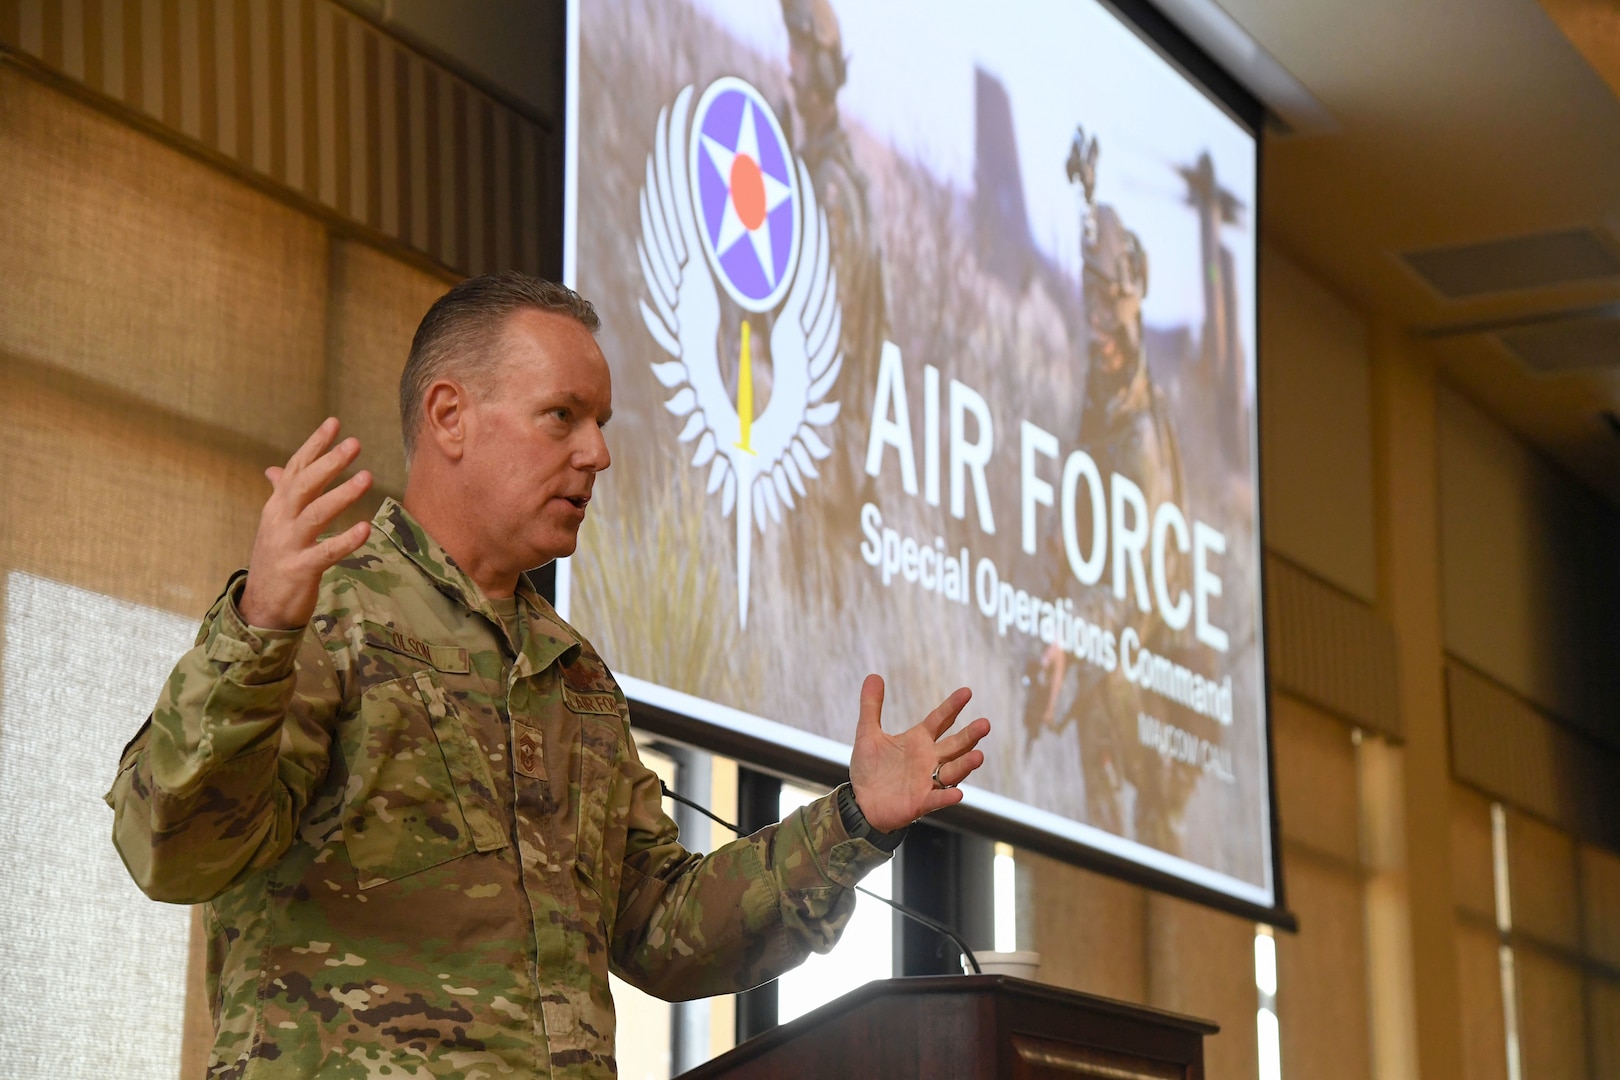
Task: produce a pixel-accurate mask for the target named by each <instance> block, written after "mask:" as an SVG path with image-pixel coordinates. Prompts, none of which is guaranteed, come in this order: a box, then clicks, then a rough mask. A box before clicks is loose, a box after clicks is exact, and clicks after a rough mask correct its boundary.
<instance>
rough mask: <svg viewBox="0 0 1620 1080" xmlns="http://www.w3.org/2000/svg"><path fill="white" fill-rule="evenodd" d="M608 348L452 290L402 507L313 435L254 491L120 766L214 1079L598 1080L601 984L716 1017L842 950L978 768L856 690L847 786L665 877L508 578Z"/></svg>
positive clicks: (121, 826)
mask: <svg viewBox="0 0 1620 1080" xmlns="http://www.w3.org/2000/svg"><path fill="white" fill-rule="evenodd" d="M595 328H596V316H595V313H594V311H593V310H592V309H591V307H590V305H589V304H588V303H586V302H585V301H583V300H581V299H580V298H579V297H577V296H576V295H574V294H573V293H572V292H570V291H568V290H566V289H562V288H561V287H558V286H553V285H549V284H547V283H544V282H539V281H535V280H534V279H530V278H525V277H522V276H521V275H515V274H513V275H497V276H493V277H488V278H480V279H473V280H471V281H468V282H463V283H462V284H461V285H459V286H457V287H456V288H455V289H454V290H452V291H451V292H450V293H449V294H448V295H447V296H446V297H444V298H442V299H441V300H440V301H439V302H438V303H436V304H435V305H434V307H433V309H432V310H431V311H430V312H429V313H428V316H427V317H426V318H425V319H424V320H423V323H422V326H421V328H420V329H419V330H418V332H417V336H416V341H415V343H414V345H413V347H412V352H411V357H410V360H409V361H408V362H407V365H406V369H405V373H404V376H403V378H402V380H401V413H402V420H403V429H404V431H405V433H406V452H407V456H408V458H409V460H410V464H411V471H410V478H409V482H408V484H407V488H406V492H405V498H404V504H403V505H401V504H399V503H396V502H394V501H392V500H386V501H385V502H384V503H383V506H382V508H381V509H380V510H379V511H378V513H377V515H376V516H375V517H374V518H373V519H372V521H371V522H369V523H366V522H361V523H359V524H357V525H355V526H354V527H352V528H349V529H347V530H345V531H343V532H340V533H338V534H336V535H334V536H330V537H328V538H326V539H320V534H321V532H322V531H323V530H324V529H326V527H327V526H328V525H329V524H330V523H331V521H332V520H333V519H334V518H335V517H336V516H337V515H339V514H340V513H342V512H343V510H344V509H346V508H347V507H348V506H350V505H352V504H353V503H354V502H355V500H356V499H358V498H359V497H360V495H361V494H362V493H363V492H364V491H365V489H366V487H367V485H368V484H369V482H370V477H369V475H368V474H367V473H365V472H364V471H362V472H359V473H357V474H356V475H355V476H353V477H352V478H350V479H349V480H347V481H344V482H342V483H340V484H337V485H336V486H335V487H332V488H331V489H330V490H327V489H328V487H329V485H331V484H332V483H333V482H334V481H335V480H336V479H337V477H338V476H339V475H340V474H341V473H342V472H343V471H344V470H345V469H346V468H348V466H349V465H351V464H352V463H353V462H354V460H355V458H356V456H357V455H358V453H359V446H358V443H357V442H356V441H355V440H354V439H347V440H344V441H343V442H341V443H339V444H338V445H336V446H335V447H334V446H332V443H333V440H334V439H335V437H336V435H337V430H338V428H337V421H336V420H328V421H326V422H325V423H324V424H322V425H321V427H320V428H319V429H318V430H317V431H316V432H315V433H314V434H313V435H312V436H311V437H310V439H309V441H308V442H306V443H305V445H304V446H303V447H302V448H301V449H299V451H298V452H297V453H295V454H294V455H293V457H292V458H291V459H290V460H289V461H288V462H287V464H286V466H285V467H284V468H272V469H270V470H268V473H267V474H268V475H269V476H270V479H271V483H272V485H273V488H274V491H273V493H272V494H271V496H270V498H269V501H268V502H267V503H266V505H265V509H264V513H263V515H262V517H261V520H260V526H259V532H258V535H257V537H256V539H255V541H254V549H253V555H252V559H251V562H250V564H249V568H248V570H247V571H246V572H245V573H242V574H238V575H237V576H235V577H234V578H232V580H231V582H230V584H229V585H228V586H227V588H226V590H225V593H224V595H223V596H221V598H220V599H219V601H218V602H217V603H216V604H215V605H214V608H213V610H212V611H211V612H210V613H209V615H208V618H207V620H206V621H205V622H204V624H203V627H202V630H201V632H200V633H199V635H198V638H197V644H196V647H195V648H194V649H193V650H192V651H191V652H189V653H188V654H186V656H185V657H184V658H183V659H182V660H181V661H180V663H179V664H178V665H177V666H176V668H175V670H174V673H173V674H172V675H171V676H170V678H169V681H168V684H167V686H166V687H165V688H164V691H163V694H162V696H161V698H160V699H159V701H158V704H157V707H156V709H155V710H154V711H153V713H152V716H151V718H150V720H149V721H148V722H147V725H146V727H144V728H143V729H142V730H141V732H140V733H139V734H138V735H137V736H136V738H135V739H134V741H133V742H131V744H130V745H129V747H128V748H127V749H126V750H125V752H124V755H123V759H122V761H121V763H120V766H119V772H118V777H117V780H116V782H115V783H114V785H113V788H112V791H111V792H110V793H109V795H108V802H109V803H110V804H111V805H112V806H113V807H114V809H115V810H116V812H117V816H116V824H115V831H114V838H115V842H116V843H117V846H118V849H119V852H120V853H121V854H122V856H123V858H124V861H125V863H126V865H127V866H128V867H129V870H130V873H131V874H132V876H133V877H134V879H135V881H136V882H137V883H138V884H139V885H140V887H141V888H142V889H143V890H144V891H145V892H146V893H147V894H148V895H149V896H152V897H153V898H155V899H159V900H167V901H171V902H176V903H196V904H204V905H206V906H205V908H204V920H205V925H206V927H207V933H208V989H209V996H210V1005H211V1007H212V1010H213V1017H214V1024H215V1032H216V1035H215V1044H214V1050H213V1055H212V1058H211V1064H210V1070H209V1075H210V1076H213V1077H244V1078H280V1077H304V1076H322V1077H327V1076H330V1077H371V1076H393V1077H398V1076H411V1077H428V1076H434V1077H438V1076H457V1077H469V1078H475V1077H503V1076H505V1077H531V1076H548V1077H608V1076H612V1075H614V1073H615V1065H614V1060H613V1046H614V1014H613V1003H612V1000H611V997H610V995H609V991H608V972H609V970H612V971H614V972H616V973H618V974H619V975H620V976H622V977H623V978H624V979H626V980H627V981H629V982H630V983H632V984H634V985H637V986H640V987H642V988H643V989H645V990H648V991H650V992H652V993H654V994H658V995H660V996H663V997H666V998H684V997H695V996H700V995H705V994H721V993H730V992H734V991H737V990H741V989H744V988H746V987H749V986H753V985H755V984H757V983H760V982H762V981H765V980H767V979H770V978H773V977H775V976H776V975H778V974H779V973H781V972H782V971H784V970H786V969H788V968H790V967H792V966H793V965H795V964H797V963H798V962H799V961H801V960H802V959H803V958H804V957H805V956H806V955H807V954H808V953H809V952H810V951H812V950H815V951H826V950H827V949H829V948H831V947H832V945H833V943H834V942H835V941H836V940H837V938H838V935H839V933H840V931H841V930H842V928H843V926H844V924H845V923H846V922H847V920H848V918H849V916H850V914H851V912H852V910H853V905H854V900H855V897H854V894H853V893H852V891H851V889H852V886H853V885H854V884H855V882H856V881H857V880H858V879H859V878H860V877H861V876H862V875H863V874H864V873H866V871H868V870H870V869H871V868H872V867H873V866H875V865H877V864H879V863H881V862H882V861H883V860H884V859H885V858H887V857H888V854H889V853H890V852H891V851H892V850H893V848H894V846H895V844H897V843H898V833H899V832H901V831H902V830H903V829H904V828H905V826H906V825H907V824H908V823H909V822H910V821H912V820H914V819H915V818H916V817H919V816H921V815H922V814H925V813H928V812H929V811H931V810H933V809H937V808H939V807H941V806H945V805H949V804H950V803H952V802H954V801H956V800H957V799H959V798H960V793H959V792H957V791H956V790H954V787H953V786H951V785H954V784H956V783H958V782H960V781H961V780H962V779H963V778H965V777H966V776H967V775H968V774H969V773H970V772H972V771H973V769H974V768H976V767H978V765H979V764H980V763H982V761H983V754H982V752H980V751H978V750H975V749H973V746H974V744H975V743H977V742H978V740H979V739H980V738H982V737H983V735H984V734H985V733H986V732H987V731H988V722H987V721H984V720H982V719H981V720H978V721H975V722H974V723H973V724H971V725H969V726H968V727H967V728H966V729H964V730H963V731H962V732H960V733H958V734H957V735H954V736H951V737H949V738H941V736H943V735H944V732H945V731H946V730H947V729H948V728H949V727H950V726H951V724H952V723H953V722H954V720H955V718H956V715H957V714H958V713H959V712H960V710H961V708H962V706H963V705H964V704H965V703H966V700H967V692H966V691H965V690H961V691H957V692H956V693H955V694H953V695H951V697H949V698H947V699H946V701H945V702H944V703H943V704H942V705H941V707H940V708H939V709H937V710H935V712H934V713H932V714H930V716H929V717H928V719H926V720H925V721H924V722H923V723H922V724H919V725H918V726H917V727H915V728H913V729H911V730H910V731H908V732H907V733H905V734H904V735H901V736H898V737H891V736H888V735H886V734H885V733H884V732H883V731H882V727H881V724H880V720H879V713H880V711H881V707H882V682H881V680H879V679H877V678H876V677H875V676H873V677H870V678H869V679H868V680H867V683H866V685H865V686H864V687H863V688H862V695H861V713H860V719H859V721H858V723H857V731H856V737H855V742H856V749H855V752H854V754H853V755H852V758H851V780H852V783H851V784H847V785H844V786H843V787H841V788H840V789H838V790H837V791H836V792H834V793H833V794H831V795H828V796H827V797H825V798H823V799H821V800H819V801H817V802H815V803H812V804H810V805H809V806H807V807H805V808H804V809H802V810H800V811H797V812H795V813H794V814H793V815H792V816H791V817H790V818H789V819H788V820H786V821H784V822H782V823H781V824H779V825H776V826H772V827H770V828H768V829H765V830H763V831H761V832H760V833H758V834H756V835H754V836H752V837H748V838H745V839H742V840H738V841H736V842H734V843H732V844H729V845H727V846H725V847H723V848H721V849H719V850H718V851H716V852H714V853H713V854H711V855H709V856H698V855H694V854H690V853H688V852H686V851H685V850H683V849H682V848H681V846H680V845H679V843H678V842H677V839H676V831H675V826H674V823H673V822H671V821H670V819H669V818H668V817H667V816H665V815H664V813H663V811H662V809H661V796H660V790H659V783H658V779H657V777H656V776H655V775H654V774H653V773H652V772H651V771H649V770H648V769H647V768H646V767H645V766H643V765H642V764H641V762H640V761H639V759H638V758H637V755H636V749H635V745H634V743H633V742H632V741H631V738H630V734H629V730H628V717H629V714H628V710H627V707H626V704H625V699H624V696H623V694H622V693H621V692H620V691H619V688H618V686H617V684H616V683H615V682H614V680H613V677H612V675H611V674H609V672H608V669H607V668H606V666H605V665H604V664H603V662H602V660H601V658H600V657H598V656H597V654H596V652H595V650H594V649H592V648H591V646H590V644H589V643H588V642H586V641H585V640H584V639H583V638H581V637H580V636H579V634H577V633H576V632H575V631H574V630H573V629H572V628H571V627H569V626H568V625H567V624H566V623H564V622H563V621H562V620H561V619H559V618H558V617H557V614H556V613H555V612H554V611H553V610H552V608H551V606H550V605H549V604H548V603H547V602H546V601H545V600H544V599H543V598H542V597H541V596H540V595H539V593H538V592H537V591H536V590H535V588H534V585H533V582H532V581H531V580H530V579H529V577H528V575H527V573H526V572H525V571H526V569H527V568H530V567H534V566H537V565H541V564H542V563H544V562H546V561H548V560H549V559H552V558H556V557H558V556H561V555H566V554H569V553H571V552H572V551H573V549H574V545H575V537H576V534H577V532H578V529H579V526H580V523H581V522H582V521H583V520H584V515H585V505H586V503H587V502H588V501H589V498H590V493H591V489H592V485H593V482H594V479H595V476H596V474H597V473H599V472H600V471H601V470H603V469H606V468H607V466H608V463H609V456H608V451H607V445H606V443H605V442H604V441H603V436H602V430H601V428H602V425H603V424H604V423H605V422H606V420H607V418H608V415H609V413H610V412H611V385H610V380H609V374H608V368H607V364H606V361H605V360H604V359H603V357H602V354H601V351H600V350H599V349H598V348H597V345H596V341H595V339H594V337H593V331H594V330H595Z"/></svg>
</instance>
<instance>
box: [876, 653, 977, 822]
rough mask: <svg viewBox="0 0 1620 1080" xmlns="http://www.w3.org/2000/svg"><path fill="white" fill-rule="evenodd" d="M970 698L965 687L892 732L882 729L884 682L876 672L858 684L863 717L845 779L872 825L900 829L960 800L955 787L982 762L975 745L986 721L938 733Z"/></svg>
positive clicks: (950, 721) (948, 727) (958, 792)
mask: <svg viewBox="0 0 1620 1080" xmlns="http://www.w3.org/2000/svg"><path fill="white" fill-rule="evenodd" d="M972 696H973V692H972V691H971V690H969V689H967V687H963V688H962V689H960V690H957V691H956V692H954V693H953V694H951V695H950V696H949V697H947V698H946V699H945V700H944V701H942V702H940V703H939V707H938V708H937V709H935V710H934V711H933V712H931V713H929V714H928V715H927V716H926V717H925V718H924V719H923V721H922V722H921V723H920V724H917V725H916V726H915V727H913V728H911V729H909V730H907V731H905V732H902V733H901V734H899V735H890V734H888V733H887V732H885V731H884V730H883V680H882V678H880V677H879V676H877V675H868V676H867V677H866V682H865V683H863V684H862V685H861V718H860V720H859V721H858V722H857V724H856V727H855V750H854V753H852V754H851V755H850V759H849V781H850V784H851V785H852V786H853V787H854V789H855V803H856V805H857V806H859V807H860V808H861V813H862V814H864V815H865V816H866V820H867V822H868V823H869V824H871V826H872V827H873V828H874V829H877V830H878V831H879V832H893V831H895V830H896V829H903V828H905V827H906V826H907V825H910V824H911V823H912V822H913V821H916V820H917V819H918V818H920V817H922V816H923V815H924V814H931V813H933V812H934V811H935V810H939V809H942V808H944V807H947V806H951V805H953V804H954V803H959V802H961V801H962V793H961V792H960V791H958V790H957V789H956V785H958V784H960V783H961V782H962V781H963V780H966V779H967V778H968V776H969V775H970V774H971V773H972V772H973V770H974V769H977V768H978V767H979V766H980V765H983V764H984V751H982V750H977V749H975V747H977V746H978V745H979V740H980V739H982V738H984V737H985V736H986V735H988V734H990V721H989V720H986V719H985V718H984V717H982V716H981V717H979V719H977V720H975V721H973V723H971V724H969V725H968V726H967V727H965V728H963V729H962V730H961V731H958V732H957V733H956V734H954V735H952V736H950V737H949V738H941V736H943V735H944V734H945V733H946V732H947V731H949V730H950V729H951V725H952V724H954V723H955V722H956V718H957V717H958V716H959V715H961V712H962V709H963V708H964V707H965V706H966V705H967V703H968V699H969V698H971V697H972ZM936 769H937V770H938V772H937V774H936V772H935V770H936ZM936 776H937V780H938V782H937V783H936V782H935V780H936Z"/></svg>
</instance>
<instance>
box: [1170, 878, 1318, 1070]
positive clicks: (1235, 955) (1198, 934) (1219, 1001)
mask: <svg viewBox="0 0 1620 1080" xmlns="http://www.w3.org/2000/svg"><path fill="white" fill-rule="evenodd" d="M1147 912H1148V914H1147V942H1148V1000H1147V1003H1148V1004H1149V1005H1156V1006H1158V1007H1159V1008H1161V1009H1169V1010H1171V1011H1172V1012H1179V1013H1186V1014H1188V1015H1191V1016H1200V1017H1204V1018H1205V1019H1208V1020H1213V1021H1215V1022H1216V1023H1217V1024H1219V1025H1221V1031H1220V1034H1219V1035H1215V1036H1213V1037H1211V1038H1210V1039H1209V1040H1207V1041H1206V1042H1205V1044H1204V1046H1205V1051H1204V1061H1205V1072H1206V1075H1207V1076H1208V1077H1209V1080H1250V1078H1251V1077H1253V1076H1255V1075H1256V1073H1257V1072H1258V1071H1259V1068H1260V1064H1259V1054H1260V1051H1259V1035H1258V1033H1257V1032H1256V1030H1255V1013H1256V1011H1257V1010H1258V1008H1259V994H1258V991H1257V990H1256V989H1255V985H1254V924H1253V923H1252V922H1249V921H1248V920H1246V919H1240V918H1238V917H1237V916H1235V915H1227V914H1225V913H1224V912H1220V911H1216V910H1214V909H1213V908H1206V907H1201V906H1199V905H1197V904H1193V903H1189V902H1188V901H1186V900H1178V899H1176V898H1175V897H1173V896H1165V895H1163V894H1161V893H1149V894H1148V897H1147ZM1287 1067H1288V1066H1287V1065H1286V1064H1284V1066H1283V1068H1284V1069H1285V1070H1286V1069H1287Z"/></svg>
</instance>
